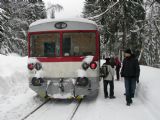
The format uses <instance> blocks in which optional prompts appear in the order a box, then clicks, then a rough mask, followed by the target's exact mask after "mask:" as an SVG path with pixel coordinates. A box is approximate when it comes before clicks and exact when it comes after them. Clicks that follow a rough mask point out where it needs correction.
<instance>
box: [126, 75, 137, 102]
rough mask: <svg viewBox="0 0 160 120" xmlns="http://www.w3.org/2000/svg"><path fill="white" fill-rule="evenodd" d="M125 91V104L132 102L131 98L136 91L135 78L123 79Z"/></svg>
mask: <svg viewBox="0 0 160 120" xmlns="http://www.w3.org/2000/svg"><path fill="white" fill-rule="evenodd" d="M124 80H125V90H126V101H127V103H131V102H132V97H134V93H135V89H136V78H132V77H131V78H130V77H125V78H124Z"/></svg>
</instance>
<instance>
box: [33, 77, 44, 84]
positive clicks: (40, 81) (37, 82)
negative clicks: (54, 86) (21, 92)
mask: <svg viewBox="0 0 160 120" xmlns="http://www.w3.org/2000/svg"><path fill="white" fill-rule="evenodd" d="M43 82H44V80H43V79H42V78H36V77H34V78H32V85H33V86H41V84H42V83H43Z"/></svg>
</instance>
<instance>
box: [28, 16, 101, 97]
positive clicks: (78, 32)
mask: <svg viewBox="0 0 160 120" xmlns="http://www.w3.org/2000/svg"><path fill="white" fill-rule="evenodd" d="M99 52H100V50H99V33H98V28H97V25H96V24H95V23H94V22H93V21H90V20H86V19H77V20H76V19H61V20H54V19H49V20H48V19H45V20H39V21H36V22H34V23H32V24H31V25H30V27H29V31H28V71H29V86H30V88H31V89H32V90H34V91H35V92H37V93H38V94H39V95H40V96H42V97H45V96H49V97H51V98H70V97H77V96H87V95H91V94H94V93H97V92H98V89H99V62H100V61H99Z"/></svg>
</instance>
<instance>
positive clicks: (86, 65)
mask: <svg viewBox="0 0 160 120" xmlns="http://www.w3.org/2000/svg"><path fill="white" fill-rule="evenodd" d="M82 68H83V69H84V70H87V69H88V68H89V64H87V63H86V62H85V63H83V64H82Z"/></svg>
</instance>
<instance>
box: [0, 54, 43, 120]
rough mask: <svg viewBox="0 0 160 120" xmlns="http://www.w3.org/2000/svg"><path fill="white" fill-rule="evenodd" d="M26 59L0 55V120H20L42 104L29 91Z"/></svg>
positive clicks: (12, 55)
mask: <svg viewBox="0 0 160 120" xmlns="http://www.w3.org/2000/svg"><path fill="white" fill-rule="evenodd" d="M27 59H28V58H27V57H20V56H19V55H17V54H9V55H8V56H5V55H1V54H0V108H1V109H0V120H21V119H22V118H23V117H24V116H25V115H26V114H28V113H29V112H30V111H32V110H33V109H34V108H35V107H37V106H38V105H39V104H41V103H42V100H41V99H40V98H38V97H37V96H36V93H35V92H33V91H32V90H30V89H29V85H28V70H27Z"/></svg>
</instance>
